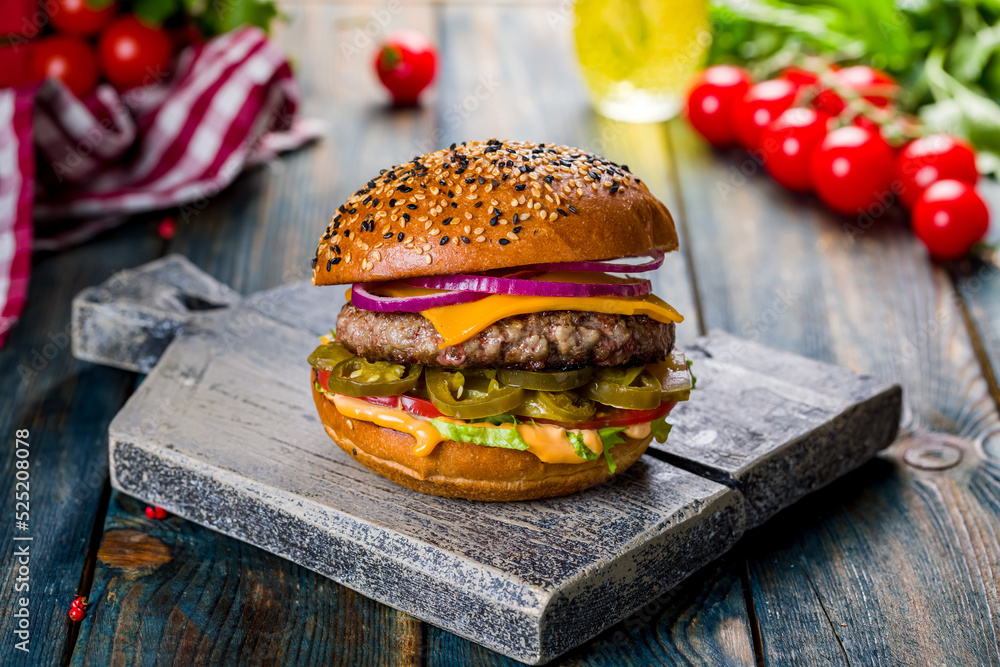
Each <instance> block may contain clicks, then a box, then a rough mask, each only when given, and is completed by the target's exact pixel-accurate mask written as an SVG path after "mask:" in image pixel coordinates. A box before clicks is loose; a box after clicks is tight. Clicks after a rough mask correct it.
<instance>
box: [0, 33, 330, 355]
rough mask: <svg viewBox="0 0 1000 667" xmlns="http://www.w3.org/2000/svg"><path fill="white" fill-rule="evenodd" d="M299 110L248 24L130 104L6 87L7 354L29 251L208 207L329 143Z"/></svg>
mask: <svg viewBox="0 0 1000 667" xmlns="http://www.w3.org/2000/svg"><path fill="white" fill-rule="evenodd" d="M152 76H153V74H152V73H151V77H152ZM297 105H298V89H297V87H296V85H295V80H294V79H293V77H292V71H291V68H290V67H289V65H288V60H287V58H286V57H285V55H284V54H283V53H282V52H281V50H280V49H278V48H277V46H276V45H275V44H274V43H273V42H271V41H269V40H268V39H267V35H266V34H264V33H263V32H262V31H261V30H259V29H257V28H249V27H248V28H242V29H240V30H236V31H233V32H230V33H226V34H224V35H220V36H219V37H216V38H215V39H213V40H211V41H209V42H207V43H205V44H201V45H198V46H193V47H190V48H188V49H187V50H185V52H184V53H182V54H181V56H180V57H179V59H178V61H177V62H176V64H175V67H174V71H173V73H172V74H171V75H170V76H169V78H164V80H162V81H153V80H151V81H150V82H149V84H148V85H144V86H141V87H139V88H135V89H133V90H129V91H126V92H124V93H123V94H122V95H119V94H118V93H117V92H115V90H114V89H112V88H111V87H109V86H101V87H99V88H98V89H97V91H96V92H95V93H94V94H93V95H92V96H91V97H90V98H89V99H87V100H79V99H77V98H76V97H75V96H74V95H73V94H72V93H70V92H69V91H68V90H67V89H66V88H65V87H64V86H62V85H61V84H60V83H59V82H57V81H53V80H50V81H47V82H45V83H44V84H42V85H41V86H40V87H37V88H34V89H30V90H19V89H12V88H8V89H3V90H0V346H2V345H3V341H4V340H5V339H6V336H7V333H8V332H9V330H10V328H11V327H12V326H13V325H14V323H15V322H16V321H17V317H18V316H19V314H20V312H21V309H22V307H23V305H24V299H25V294H26V289H27V285H28V274H29V272H30V268H31V250H32V247H34V249H36V250H58V249H61V248H65V247H67V246H70V245H73V244H75V243H80V242H82V241H84V240H86V239H88V238H90V237H92V236H94V235H95V234H97V233H99V232H101V231H104V230H106V229H109V228H110V227H114V226H116V225H118V224H121V223H122V222H123V221H125V220H126V219H127V217H128V216H129V215H132V214H136V213H141V212H145V211H154V210H161V209H169V208H172V207H175V206H179V205H183V204H185V203H188V202H204V200H206V199H208V198H210V197H212V196H213V195H215V194H216V193H217V192H219V191H220V190H221V189H222V188H224V187H225V186H227V185H228V184H229V183H231V182H232V181H233V180H234V179H235V178H236V176H238V175H239V173H240V172H241V171H242V170H243V169H244V168H246V167H247V166H250V165H253V164H256V163H258V162H261V161H263V160H267V159H269V158H271V157H273V156H274V155H276V154H277V153H278V152H279V151H284V150H291V149H294V148H297V147H299V146H301V145H303V144H304V143H306V142H308V141H311V140H312V139H315V138H317V137H319V136H320V134H321V132H322V126H321V125H320V124H319V123H317V122H315V121H308V120H302V119H297V118H295V111H296V107H297ZM36 148H37V154H38V158H39V159H38V164H37V165H36V164H35V157H36V153H35V149H36ZM32 219H34V225H33V224H32ZM33 227H34V228H33ZM33 237H34V239H33Z"/></svg>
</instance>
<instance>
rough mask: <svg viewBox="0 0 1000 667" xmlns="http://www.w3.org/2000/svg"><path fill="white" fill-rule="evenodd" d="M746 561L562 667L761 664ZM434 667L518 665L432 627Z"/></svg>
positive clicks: (430, 661)
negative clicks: (744, 578)
mask: <svg viewBox="0 0 1000 667" xmlns="http://www.w3.org/2000/svg"><path fill="white" fill-rule="evenodd" d="M742 562H743V561H742V556H741V555H739V554H738V553H736V554H733V555H731V556H728V557H725V558H723V559H721V560H719V561H717V562H716V563H713V564H712V565H709V566H708V567H706V568H704V569H703V570H701V571H700V572H698V573H697V574H695V575H693V576H692V577H691V578H690V579H688V580H687V581H686V582H685V583H684V584H683V585H681V586H680V587H679V588H677V589H676V590H674V591H672V592H670V593H668V594H666V595H664V596H663V597H661V598H658V599H656V600H654V601H653V602H650V603H649V604H648V605H646V606H645V607H643V608H642V609H640V610H639V611H637V612H636V613H634V614H632V615H631V616H629V617H628V618H626V619H625V620H624V621H621V622H620V623H618V624H616V625H614V626H612V627H611V628H609V629H607V630H606V631H604V632H602V633H601V634H600V635H598V636H597V637H596V638H594V639H593V640H592V641H590V642H589V643H587V644H586V645H584V646H581V647H580V648H578V649H575V650H573V651H570V652H569V653H567V654H566V655H565V656H563V657H562V658H561V659H559V660H558V661H557V662H558V664H561V665H622V666H629V667H631V666H635V667H640V666H645V665H671V664H685V665H706V666H712V667H714V666H723V665H725V666H729V665H743V666H745V667H752V666H753V665H754V664H755V661H754V652H753V642H752V638H751V633H750V626H749V622H748V619H747V614H746V607H745V605H744V602H743V592H742V584H741V581H740V576H739V570H740V564H741V563H742ZM426 664H427V665H428V667H437V666H443V665H497V666H501V665H519V664H521V663H519V662H516V661H514V660H511V659H510V658H506V657H504V656H502V655H499V654H498V653H494V652H493V651H490V650H489V649H486V648H483V647H482V646H478V645H476V644H473V643H472V642H470V641H468V640H465V639H462V638H461V637H456V636H455V635H453V634H450V633H448V632H445V631H443V630H440V629H438V628H435V627H433V626H428V627H427V662H426Z"/></svg>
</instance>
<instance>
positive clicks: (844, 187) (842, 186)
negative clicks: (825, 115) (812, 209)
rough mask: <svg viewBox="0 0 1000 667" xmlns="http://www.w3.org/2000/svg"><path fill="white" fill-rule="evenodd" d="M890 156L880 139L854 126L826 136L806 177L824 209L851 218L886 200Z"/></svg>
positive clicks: (891, 156)
mask: <svg viewBox="0 0 1000 667" xmlns="http://www.w3.org/2000/svg"><path fill="white" fill-rule="evenodd" d="M892 166H893V154H892V149H891V148H889V145H888V144H887V143H885V141H883V140H882V137H881V136H879V135H878V134H877V133H875V132H872V131H871V130H866V129H865V128H863V127H857V126H856V125H848V126H846V127H841V128H837V129H836V130H833V131H832V132H830V133H829V134H827V135H826V136H825V137H824V138H823V141H821V142H820V144H819V146H817V147H816V149H815V150H814V151H813V155H812V158H811V159H810V161H809V177H810V179H811V180H812V186H813V189H814V190H815V191H816V194H818V195H819V198H820V199H821V200H822V201H823V203H824V204H826V205H827V206H828V207H830V208H831V209H833V210H834V211H837V212H838V213H842V214H844V215H854V214H857V213H858V212H860V211H862V210H863V209H866V208H868V207H870V206H871V205H872V204H875V203H876V202H879V201H881V200H884V199H886V198H890V195H891V192H892V191H891V189H890V188H891V185H892Z"/></svg>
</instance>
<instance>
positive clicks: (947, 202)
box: [913, 178, 990, 260]
mask: <svg viewBox="0 0 1000 667" xmlns="http://www.w3.org/2000/svg"><path fill="white" fill-rule="evenodd" d="M989 226H990V212H989V210H988V209H987V208H986V203H985V202H984V201H983V200H982V198H981V197H980V196H979V195H978V194H977V193H976V189H975V188H974V187H973V186H972V185H970V184H968V183H965V182H963V181H956V180H954V179H950V178H946V179H944V180H941V181H937V182H936V183H932V184H931V185H929V186H928V187H927V189H925V190H924V191H923V193H922V194H921V195H920V197H919V198H918V199H917V202H916V204H914V206H913V231H914V232H915V233H916V235H917V238H919V239H920V240H921V241H923V242H924V245H925V246H927V250H928V251H930V253H931V255H932V256H933V257H936V258H937V259H946V260H947V259H960V258H962V257H965V256H966V255H967V254H969V250H970V249H971V248H972V246H973V245H974V244H975V243H976V241H978V240H979V239H981V238H983V236H985V235H986V230H987V229H989Z"/></svg>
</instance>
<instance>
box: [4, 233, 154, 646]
mask: <svg viewBox="0 0 1000 667" xmlns="http://www.w3.org/2000/svg"><path fill="white" fill-rule="evenodd" d="M160 246H161V243H160V241H159V239H158V238H156V236H155V234H154V233H153V232H152V229H151V228H150V227H149V225H147V224H144V223H139V224H137V225H134V226H131V227H129V228H127V229H123V230H120V231H118V232H117V233H115V234H114V235H113V237H105V238H104V239H100V240H97V241H95V242H93V243H91V244H88V245H85V246H83V247H81V248H77V249H75V250H73V251H71V252H67V253H64V254H61V255H55V256H49V257H47V258H40V259H39V261H37V262H36V263H35V266H34V269H33V271H32V280H31V284H30V290H29V293H28V302H27V308H26V309H25V311H24V317H23V318H22V320H21V321H20V322H19V323H18V324H17V326H16V327H15V328H14V330H13V332H12V334H11V337H10V339H9V340H8V342H7V345H6V346H5V347H4V349H3V350H2V351H0V396H2V397H3V398H2V400H0V424H2V432H3V434H4V436H3V437H4V439H5V443H7V449H6V451H7V454H6V455H5V456H4V457H3V460H2V462H0V471H2V474H0V494H2V495H3V497H4V498H6V499H8V500H7V501H5V504H4V507H5V512H10V513H11V514H9V515H5V516H4V520H3V521H2V522H0V537H2V540H3V544H4V545H6V546H5V549H6V550H7V553H8V555H7V556H6V557H5V558H4V563H5V566H4V567H3V569H2V572H0V604H2V605H3V609H4V613H3V614H2V615H0V636H3V637H4V642H5V645H4V647H3V650H2V654H3V655H4V656H5V659H4V662H5V663H6V662H7V660H9V661H10V662H9V663H7V664H54V663H57V662H59V660H60V659H61V656H62V655H63V653H64V649H65V646H66V641H67V639H68V638H69V636H70V631H71V623H70V622H69V620H68V618H67V616H66V613H67V611H68V610H69V604H70V602H72V601H73V598H74V596H75V595H76V592H77V589H78V586H79V585H80V583H81V578H82V577H83V573H84V562H85V560H86V558H87V552H88V545H89V542H90V538H91V531H92V529H93V527H94V523H95V521H100V517H99V516H98V512H99V510H100V505H101V498H102V494H104V493H105V489H106V486H107V470H108V465H107V430H108V423H109V422H110V421H111V417H112V416H114V414H115V412H117V410H118V409H119V408H120V407H121V405H122V404H123V403H124V402H125V399H126V397H127V396H128V395H129V393H131V391H132V388H133V385H134V382H135V380H134V376H133V375H132V374H131V373H126V372H123V371H117V370H114V369H110V368H102V367H97V366H92V365H91V364H87V363H84V362H79V361H76V360H75V359H74V358H73V356H72V354H71V353H70V349H69V342H70V338H69V334H70V331H69V313H70V311H69V303H70V299H72V297H73V295H74V294H75V293H76V292H77V291H78V290H80V289H82V288H83V287H86V286H88V285H92V284H96V283H99V282H101V281H103V280H105V279H106V278H107V277H108V276H109V275H110V274H111V273H113V272H114V271H115V270H117V269H121V268H123V267H125V266H128V265H130V264H131V263H132V262H135V261H148V260H151V259H153V258H154V257H156V256H157V255H158V254H159V252H160V249H161V248H160ZM97 249H99V251H98V250H97ZM18 429H28V431H29V432H30V437H29V438H28V442H29V443H30V452H31V453H30V456H29V458H28V459H27V460H28V461H29V462H30V469H29V471H30V475H31V477H30V479H29V480H28V482H29V491H30V494H31V498H30V522H29V525H30V528H29V530H28V531H19V530H16V529H15V523H14V521H13V516H12V515H13V512H14V492H15V488H14V484H15V477H14V473H15V467H14V466H15V461H16V460H20V459H16V458H15V457H14V434H15V431H17V430H18ZM20 490H21V489H19V491H20ZM15 535H18V536H31V537H32V538H33V539H32V540H31V541H30V542H13V541H12V539H13V537H14V536H15ZM25 544H26V545H29V547H30V554H31V562H30V566H29V567H30V580H29V581H28V582H27V583H28V584H29V585H30V589H29V590H27V591H20V592H18V591H15V588H14V586H15V583H17V582H16V581H15V579H16V577H17V576H18V575H17V569H16V567H14V564H15V561H14V558H13V553H14V549H15V546H20V545H25ZM20 597H27V598H29V600H30V604H29V611H30V614H31V615H30V620H31V627H30V632H31V640H30V653H29V654H24V653H23V652H21V651H19V650H16V649H14V647H13V644H14V643H15V641H18V640H17V639H15V635H14V634H13V631H14V629H15V627H16V623H17V619H16V618H15V617H14V616H13V611H14V609H15V600H16V599H17V598H20Z"/></svg>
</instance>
